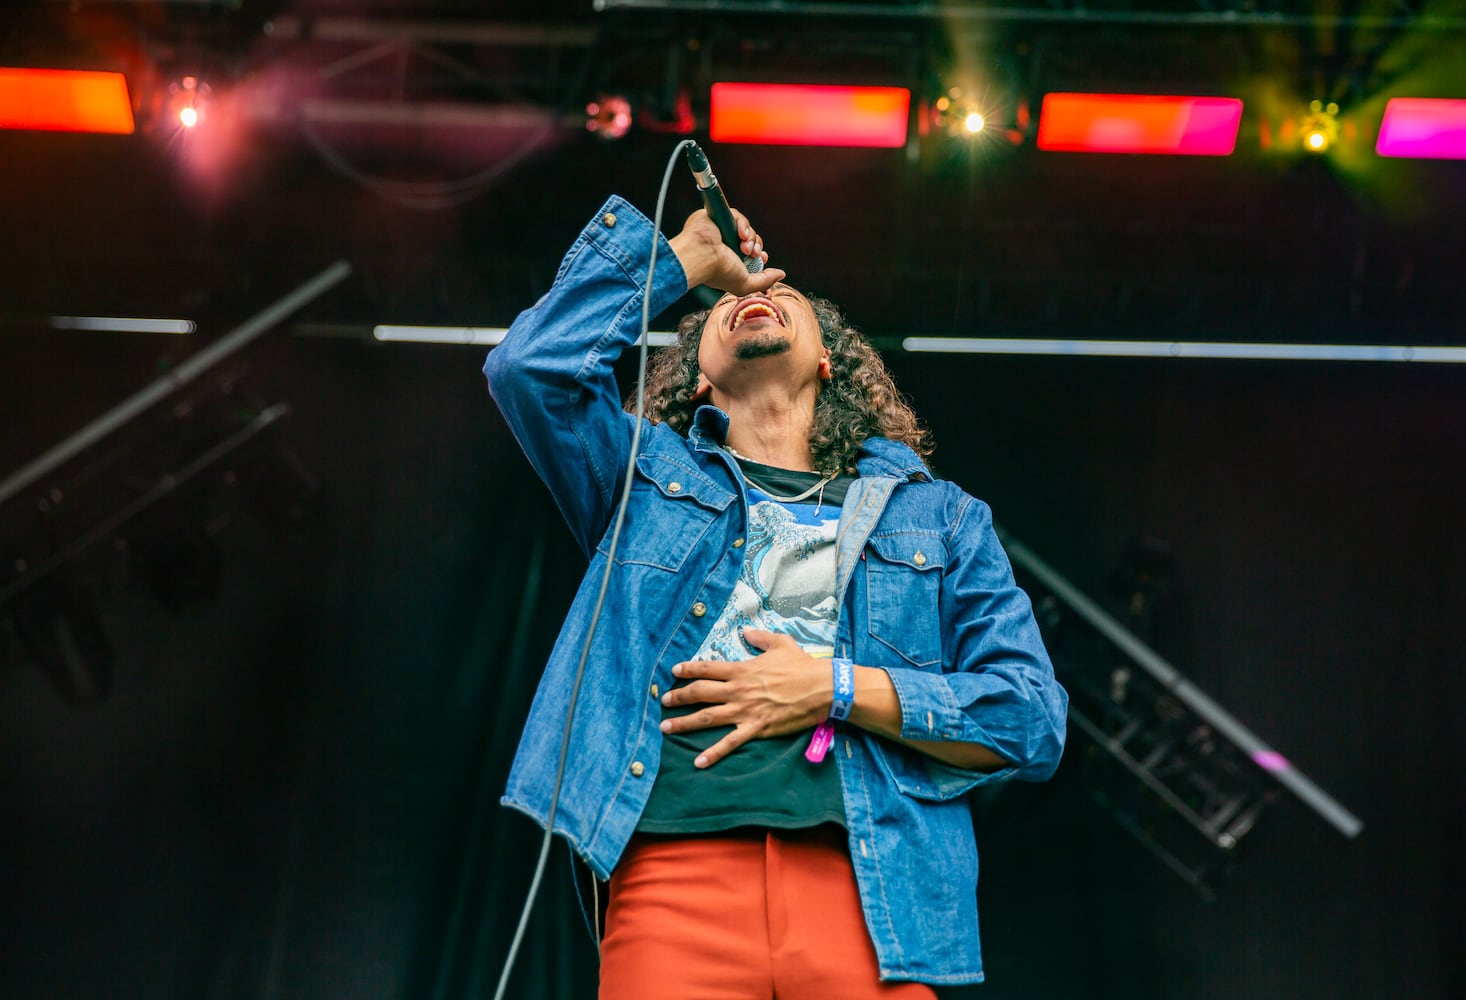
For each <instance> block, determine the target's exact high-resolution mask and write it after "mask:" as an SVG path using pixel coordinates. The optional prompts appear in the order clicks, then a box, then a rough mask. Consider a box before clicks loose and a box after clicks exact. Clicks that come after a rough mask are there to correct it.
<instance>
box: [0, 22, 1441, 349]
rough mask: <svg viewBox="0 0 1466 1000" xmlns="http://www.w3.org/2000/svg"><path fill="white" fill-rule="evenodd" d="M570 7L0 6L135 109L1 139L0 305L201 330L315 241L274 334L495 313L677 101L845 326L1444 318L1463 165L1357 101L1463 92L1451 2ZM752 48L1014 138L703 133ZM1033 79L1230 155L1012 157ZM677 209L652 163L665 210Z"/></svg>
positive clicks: (637, 197)
mask: <svg viewBox="0 0 1466 1000" xmlns="http://www.w3.org/2000/svg"><path fill="white" fill-rule="evenodd" d="M1452 4H1454V6H1451V5H1452ZM602 6H604V7H606V8H608V9H605V10H601V11H597V10H594V9H592V7H591V4H590V3H589V2H588V0H576V2H570V0H544V2H538V3H536V2H529V0H509V2H494V3H490V2H484V3H471V2H467V0H460V2H448V3H444V2H433V3H427V4H417V3H408V2H405V0H401V2H354V3H347V2H324V0H300V2H296V3H290V2H250V0H236V2H231V3H223V2H220V3H210V2H207V0H197V2H192V3H84V2H75V3H60V2H48V3H23V4H18V5H11V6H8V7H7V13H6V15H5V17H6V19H7V20H6V21H5V22H4V25H5V26H4V28H3V29H0V64H3V65H51V66H68V67H70V66H75V67H83V68H117V69H122V70H124V71H125V72H127V74H128V78H129V82H130V84H131V87H132V90H133V96H134V101H135V103H136V104H137V105H138V108H139V111H138V117H139V131H138V133H137V134H135V135H132V136H125V137H110V136H75V135H63V134H52V133H20V132H10V133H0V183H3V189H4V191H5V192H6V194H5V204H6V213H5V214H6V221H7V223H8V225H7V229H8V230H9V232H10V234H11V239H10V240H8V241H7V245H6V248H5V250H4V251H0V253H3V255H4V257H3V274H4V278H3V279H0V294H3V301H4V305H3V307H0V311H3V313H4V314H5V316H6V317H7V322H8V325H10V326H21V325H27V324H34V323H36V322H37V321H38V320H37V318H38V317H45V316H49V315H54V314H70V315H76V314H105V315H116V314H123V315H147V316H184V317H187V318H194V319H197V320H199V321H200V324H201V328H202V329H204V330H205V332H208V331H209V330H218V329H221V328H224V327H226V326H227V325H228V324H230V323H231V322H234V321H237V320H238V319H240V318H241V317H243V316H246V315H248V314H250V313H251V312H253V311H254V310H256V309H258V308H260V307H261V306H263V305H264V304H265V303H266V302H267V301H269V300H270V299H271V298H273V297H275V296H276V295H278V294H280V293H282V292H284V291H286V290H287V289H289V288H291V287H293V286H294V285H296V284H298V283H300V282H302V281H304V280H306V279H307V278H309V277H310V276H311V275H312V274H315V273H317V272H318V271H319V270H320V269H321V268H323V267H325V266H326V265H328V264H329V263H330V262H331V261H333V260H336V259H346V260H348V261H350V262H351V263H352V265H353V267H354V269H355V273H354V275H353V277H352V279H351V280H350V281H349V282H348V283H346V284H345V285H343V286H342V287H340V288H338V289H337V290H335V291H333V292H332V293H330V295H329V296H328V297H327V298H326V299H325V300H323V301H322V302H320V303H318V304H316V305H315V306H313V307H312V308H311V309H310V310H309V312H308V314H307V315H305V316H304V317H302V322H305V323H306V324H308V326H307V327H306V328H309V329H322V328H327V327H330V328H336V327H346V328H348V329H361V330H365V329H367V328H369V326H370V324H373V323H378V322H417V323H477V324H483V325H495V324H502V323H505V322H507V321H508V320H509V319H511V318H512V317H513V315H514V313H515V312H517V310H518V309H520V308H522V307H523V306H524V305H526V304H528V303H529V302H532V301H533V300H534V298H535V297H537V296H538V294H539V293H540V291H542V290H543V288H544V287H545V285H546V284H547V283H548V281H549V280H550V279H551V277H552V276H553V273H554V271H553V269H554V266H555V264H556V261H557V259H558V256H559V253H560V252H561V251H562V250H563V248H564V247H565V246H566V245H568V243H569V242H570V240H571V239H573V237H574V234H575V232H576V230H577V229H578V228H579V226H580V225H581V223H582V222H583V221H584V219H586V218H588V217H589V216H590V214H591V213H592V212H593V211H594V210H595V208H596V207H597V206H598V205H599V204H600V202H601V201H602V200H603V198H604V197H605V196H606V195H607V194H609V193H611V192H613V191H614V192H619V193H622V194H624V195H626V196H628V197H629V198H631V199H632V200H633V202H634V203H636V204H637V205H638V206H640V207H642V208H643V209H644V210H645V211H646V212H647V213H648V214H650V212H651V210H652V208H653V205H654V202H655V197H656V190H657V186H658V184H659V182H660V178H661V175H662V171H663V168H664V164H665V162H666V159H667V157H668V155H669V154H670V153H671V152H672V149H673V147H674V145H675V143H676V141H677V140H678V139H679V138H680V137H681V135H680V131H681V129H680V127H679V121H681V122H684V123H685V122H686V121H687V120H688V119H687V112H689V111H690V112H691V122H692V132H691V135H692V137H693V138H697V139H699V140H700V141H702V142H703V143H704V144H705V145H706V146H707V148H708V150H709V154H710V156H711V157H712V159H713V161H714V165H715V167H716V169H717V171H718V173H719V176H720V177H721V178H722V180H723V182H724V184H725V186H726V187H727V189H728V191H729V193H730V197H731V199H732V200H733V201H734V202H735V204H737V205H739V206H740V207H742V208H743V209H745V210H746V211H748V213H749V214H750V215H751V216H753V217H754V218H755V220H756V221H757V222H758V224H759V227H760V229H761V231H762V232H763V233H765V235H766V236H767V239H768V243H769V247H770V250H771V252H772V253H773V255H774V257H775V258H776V260H777V262H778V263H780V264H782V265H783V266H785V267H786V268H787V269H788V270H789V271H790V273H791V277H792V280H793V281H795V282H796V283H802V284H805V285H807V286H809V287H812V288H814V289H815V290H818V291H821V292H824V293H825V294H828V295H830V296H831V297H833V298H836V299H838V300H840V301H842V302H843V303H845V304H846V306H847V308H848V310H849V312H850V313H851V315H852V316H853V318H854V319H855V320H856V322H857V323H859V324H861V325H863V326H864V327H865V328H867V329H868V330H869V331H870V332H872V333H874V334H877V335H896V334H905V333H914V332H925V333H935V334H971V333H978V332H981V333H985V334H1006V335H1019V336H1023V335H1034V334H1053V333H1064V334H1070V335H1079V334H1082V335H1101V336H1110V335H1117V334H1125V335H1137V336H1147V337H1151V336H1153V337H1164V338H1175V337H1187V336H1199V335H1205V336H1226V337H1232V338H1249V337H1264V338H1277V337H1284V336H1286V337H1291V338H1295V339H1330V340H1340V339H1343V340H1361V341H1370V340H1378V339H1381V338H1383V339H1386V340H1392V341H1395V342H1422V343H1423V342H1435V343H1440V342H1447V341H1452V340H1459V339H1460V333H1461V331H1460V329H1459V326H1460V320H1459V317H1460V316H1461V315H1463V308H1462V307H1463V305H1466V292H1463V289H1462V282H1461V281H1460V280H1459V278H1458V275H1459V273H1460V272H1461V268H1462V265H1463V263H1466V237H1463V231H1466V227H1463V226H1462V225H1461V221H1462V218H1463V209H1466V165H1463V164H1460V163H1450V162H1444V163H1442V162H1423V161H1385V160H1382V159H1380V158H1378V157H1377V156H1375V154H1374V152H1373V134H1374V129H1375V128H1376V127H1377V124H1378V119H1379V115H1380V110H1381V108H1382V105H1383V99H1384V98H1385V97H1387V96H1391V95H1393V94H1398V93H1404V92H1410V93H1412V94H1416V95H1417V96H1452V95H1454V96H1466V58H1463V57H1462V54H1463V52H1466V33H1463V30H1462V27H1463V25H1466V18H1463V17H1462V16H1461V11H1462V10H1463V9H1466V3H1463V2H1462V0H1449V2H1448V4H1447V5H1445V6H1430V7H1428V8H1425V7H1418V6H1412V5H1411V4H1403V3H1397V4H1392V5H1390V6H1389V7H1388V8H1387V9H1386V8H1384V7H1383V6H1380V5H1368V4H1350V3H1346V4H1344V5H1343V6H1338V5H1330V7H1329V10H1328V11H1327V12H1324V11H1323V9H1322V5H1320V7H1319V8H1318V9H1315V8H1314V7H1313V6H1312V5H1310V4H1306V3H1299V2H1295V0H1286V2H1280V3H1268V4H1257V3H1254V2H1251V0H1244V2H1239V3H1229V2H1225V0H1224V2H1220V3H1214V2H1210V0H1113V2H1110V3H1106V4H1089V5H1085V6H1080V5H1078V4H1077V2H1075V0H1055V2H1053V3H1048V4H1044V5H1041V6H1033V7H1024V6H1022V5H1015V4H1003V3H998V4H983V5H977V4H972V5H940V9H938V7H937V6H934V5H925V4H900V3H885V4H869V3H854V2H845V3H795V2H785V3H778V4H758V3H737V2H725V3H722V4H698V3H680V2H677V0H662V2H656V3H654V2H651V0H619V2H618V0H605V2H604V3H603V5H602ZM185 75H194V76H196V77H197V78H199V79H201V80H206V81H208V82H209V85H210V88H211V98H212V99H211V103H210V106H209V111H210V115H209V118H208V119H207V120H206V121H205V123H204V125H203V126H201V127H200V128H199V129H197V130H195V131H194V132H191V133H187V134H185V133H182V132H180V131H177V130H176V129H173V128H171V127H170V126H169V125H168V120H167V117H166V115H165V113H164V102H165V100H166V96H167V88H168V85H169V84H170V83H171V82H175V81H176V80H178V79H180V78H181V77H182V76H185ZM755 77H765V78H779V79H800V80H832V81H833V80H838V81H840V82H863V81H872V82H901V83H904V84H906V85H909V86H912V87H913V89H914V91H915V92H916V94H917V97H918V99H921V98H930V97H931V96H932V95H934V94H938V93H940V92H942V91H943V90H944V89H945V88H946V87H948V86H950V85H953V84H954V83H960V84H961V85H963V86H966V87H967V91H968V93H969V94H971V93H974V92H977V93H980V94H981V95H982V96H983V99H984V100H985V101H986V102H987V103H988V104H989V105H992V106H996V107H997V108H998V109H999V110H998V115H999V117H1001V118H1002V120H1003V121H1004V122H1005V123H1006V124H1008V125H1010V126H1013V128H1012V132H1013V135H1012V137H1011V140H1010V139H1002V138H994V137H991V136H986V135H985V136H983V137H980V138H981V140H982V141H979V142H976V143H973V142H970V141H967V140H956V139H948V138H946V137H943V136H936V135H930V136H927V137H926V138H925V139H921V140H919V141H918V140H914V141H913V142H912V144H911V145H910V147H909V148H908V149H906V150H878V151H861V150H816V149H808V148H792V147H760V146H727V145H719V144H714V143H709V142H708V141H707V134H706V93H707V86H708V84H709V83H710V82H711V81H712V80H713V79H736V78H755ZM1057 88H1074V89H1085V90H1126V89H1132V88H1145V89H1161V88H1166V89H1170V90H1171V92H1197V93H1206V92H1210V93H1222V94H1235V95H1238V96H1244V97H1245V99H1246V101H1247V104H1246V108H1247V110H1246V112H1245V115H1244V120H1243V126H1242V134H1241V137H1240V139H1239V143H1238V151H1237V153H1236V154H1235V155H1233V156H1232V157H1229V158H1226V159H1221V160H1211V159H1200V158H1189V157H1148V158H1138V157H1124V156H1119V157H1117V156H1085V155H1073V154H1053V153H1043V152H1040V151H1038V150H1037V149H1036V148H1035V147H1034V144H1033V125H1032V120H1031V114H1030V117H1029V118H1028V119H1026V124H1025V117H1024V115H1025V108H1026V109H1027V111H1028V112H1030V113H1031V112H1032V111H1033V110H1035V109H1036V107H1037V101H1038V100H1039V99H1041V96H1042V93H1043V92H1045V91H1046V90H1048V89H1057ZM603 93H618V94H623V95H625V96H626V97H627V98H628V99H629V100H630V101H631V103H632V105H633V107H634V108H635V111H636V120H635V124H634V127H633V128H632V130H631V133H630V134H629V135H628V136H627V137H626V138H625V139H623V140H621V141H619V142H605V141H602V140H599V139H597V138H595V137H593V136H591V135H589V134H588V133H587V132H586V131H585V129H584V106H585V104H586V102H587V101H588V100H589V99H591V98H594V97H595V96H597V95H598V94H603ZM1314 96H1317V97H1324V98H1328V99H1332V100H1336V101H1338V102H1339V103H1340V104H1341V106H1342V108H1343V113H1342V118H1343V121H1344V125H1345V136H1344V139H1345V141H1344V142H1341V143H1340V145H1339V147H1338V148H1337V149H1336V150H1335V151H1334V153H1333V154H1332V155H1330V156H1327V157H1308V156H1305V155H1303V154H1301V153H1298V152H1294V151H1288V150H1283V149H1282V148H1281V146H1280V144H1279V142H1278V141H1277V137H1278V136H1279V135H1281V134H1283V132H1284V131H1285V130H1286V128H1287V127H1288V123H1289V122H1290V121H1292V120H1293V118H1294V117H1295V111H1296V109H1297V108H1300V107H1301V106H1302V104H1303V103H1305V102H1306V101H1307V100H1308V99H1309V98H1311V97H1314ZM684 100H685V103H684V104H681V105H679V101H684ZM695 206H696V201H695V196H694V193H693V191H692V188H691V184H690V181H689V180H688V178H687V177H686V176H685V175H678V176H676V177H675V178H674V193H673V198H672V201H671V204H670V205H669V209H668V211H669V218H670V219H678V218H680V217H681V216H682V215H683V214H685V213H686V212H688V211H690V210H691V209H692V208H694V207H695ZM671 224H672V223H669V225H671Z"/></svg>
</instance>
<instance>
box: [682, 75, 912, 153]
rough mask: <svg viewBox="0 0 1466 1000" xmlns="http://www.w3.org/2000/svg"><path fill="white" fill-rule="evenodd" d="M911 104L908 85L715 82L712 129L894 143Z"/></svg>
mask: <svg viewBox="0 0 1466 1000" xmlns="http://www.w3.org/2000/svg"><path fill="white" fill-rule="evenodd" d="M910 109H911V91H909V90H907V89H906V88H905V87H832V86H799V85H795V84H780V83H715V84H713V90H712V107H711V115H710V117H711V122H710V133H711V135H712V139H713V141H714V142H749V143H763V144H766V145H773V146H865V147H879V148H888V149H895V148H898V147H900V146H904V145H905V144H906V120H907V116H908V115H909V113H910Z"/></svg>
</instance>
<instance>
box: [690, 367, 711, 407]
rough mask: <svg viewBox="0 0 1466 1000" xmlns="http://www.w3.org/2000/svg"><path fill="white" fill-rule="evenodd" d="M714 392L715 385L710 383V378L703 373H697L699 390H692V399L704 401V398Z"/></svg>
mask: <svg viewBox="0 0 1466 1000" xmlns="http://www.w3.org/2000/svg"><path fill="white" fill-rule="evenodd" d="M712 391H713V384H712V383H711V382H709V381H708V377H707V376H706V375H704V374H703V373H702V372H698V373H697V388H696V389H693V390H692V398H693V399H696V400H700V399H702V398H703V397H704V396H706V395H707V394H708V393H710V392H712Z"/></svg>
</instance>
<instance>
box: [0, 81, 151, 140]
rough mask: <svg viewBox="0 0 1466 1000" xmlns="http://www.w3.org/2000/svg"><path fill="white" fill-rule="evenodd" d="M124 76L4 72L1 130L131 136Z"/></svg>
mask: <svg viewBox="0 0 1466 1000" xmlns="http://www.w3.org/2000/svg"><path fill="white" fill-rule="evenodd" d="M133 128H134V123H133V116H132V99H131V98H130V97H129V96H128V93H127V78H126V77H124V76H123V75H122V74H121V73H101V72H91V71H83V70H70V69H22V68H13V67H0V129H30V130H35V131H44V132H103V133H110V134H113V135H131V134H132V132H133Z"/></svg>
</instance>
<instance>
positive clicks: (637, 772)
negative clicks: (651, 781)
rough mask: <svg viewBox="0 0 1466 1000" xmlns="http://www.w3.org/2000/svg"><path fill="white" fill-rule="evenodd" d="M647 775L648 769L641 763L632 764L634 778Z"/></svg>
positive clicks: (636, 761)
mask: <svg viewBox="0 0 1466 1000" xmlns="http://www.w3.org/2000/svg"><path fill="white" fill-rule="evenodd" d="M645 773H646V767H645V766H644V765H643V764H642V762H641V761H639V760H634V761H632V762H631V776H632V777H633V778H640V777H641V776H642V775H643V774H645Z"/></svg>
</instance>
